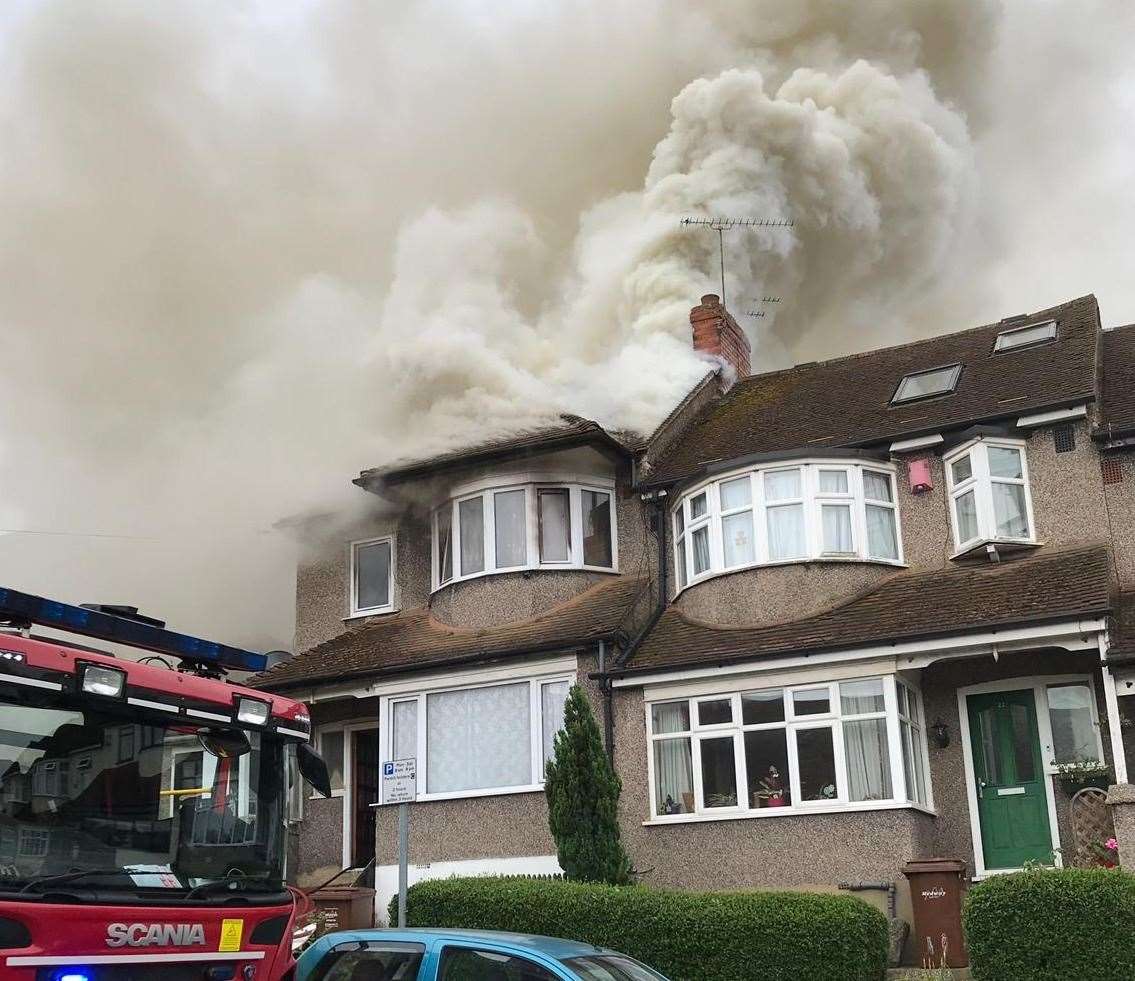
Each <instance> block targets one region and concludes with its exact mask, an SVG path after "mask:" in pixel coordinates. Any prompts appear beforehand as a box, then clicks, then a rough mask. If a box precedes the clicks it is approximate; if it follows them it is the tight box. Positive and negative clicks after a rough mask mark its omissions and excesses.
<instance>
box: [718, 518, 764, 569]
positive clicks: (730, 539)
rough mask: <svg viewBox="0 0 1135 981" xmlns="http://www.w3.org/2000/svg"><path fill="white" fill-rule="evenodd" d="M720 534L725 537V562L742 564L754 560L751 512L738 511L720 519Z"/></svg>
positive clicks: (731, 564) (730, 564)
mask: <svg viewBox="0 0 1135 981" xmlns="http://www.w3.org/2000/svg"><path fill="white" fill-rule="evenodd" d="M721 534H722V537H723V538H724V539H725V564H726V565H727V566H733V565H744V564H746V563H748V562H752V561H754V559H755V558H756V555H755V553H754V551H753V512H752V511H740V512H738V513H737V514H730V515H727V516H726V517H724V518H722V519H721Z"/></svg>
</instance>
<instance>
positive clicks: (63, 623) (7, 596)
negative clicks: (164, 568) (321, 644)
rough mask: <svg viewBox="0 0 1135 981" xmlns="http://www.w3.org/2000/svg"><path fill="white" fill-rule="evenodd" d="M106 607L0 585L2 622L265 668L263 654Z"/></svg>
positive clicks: (213, 663) (220, 664)
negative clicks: (34, 594)
mask: <svg viewBox="0 0 1135 981" xmlns="http://www.w3.org/2000/svg"><path fill="white" fill-rule="evenodd" d="M107 609H108V608H106V607H104V608H101V609H100V608H94V609H88V608H87V607H83V606H72V605H71V604H69V603H60V602H57V601H56V600H49V599H44V598H43V597H42V596H32V595H31V594H29V593H21V592H19V591H17V590H15V589H8V588H6V587H4V586H0V622H3V621H7V622H9V623H12V624H14V625H16V626H19V627H31V626H33V625H35V626H40V627H54V628H55V629H56V630H66V631H68V632H70V633H73V634H82V635H83V636H84V637H94V638H97V639H98V640H105V641H111V642H113V643H115V644H123V645H125V646H127V647H138V648H141V649H143V650H147V651H154V652H155V653H157V654H168V655H170V656H171V657H176V658H180V659H181V660H184V661H192V662H193V663H195V664H201V665H205V666H206V667H217V668H232V669H234V670H236V671H263V670H264V669H265V668H267V667H268V658H267V655H264V654H256V653H253V652H252V651H245V650H241V649H240V648H239V647H229V646H228V645H226V644H218V643H217V642H216V641H213V640H202V639H201V638H200V637H190V636H189V635H188V634H179V633H177V632H176V631H173V630H166V629H165V624H164V623H163V622H162V621H161V620H153V619H150V618H149V617H140V616H137V615H123V613H121V612H118V613H108V612H106V610H107ZM119 609H124V608H119Z"/></svg>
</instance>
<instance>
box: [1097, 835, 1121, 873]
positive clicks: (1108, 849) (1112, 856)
mask: <svg viewBox="0 0 1135 981" xmlns="http://www.w3.org/2000/svg"><path fill="white" fill-rule="evenodd" d="M1090 847H1091V850H1092V854H1093V855H1094V856H1095V860H1096V863H1097V864H1099V865H1102V866H1103V867H1104V868H1105V869H1114V868H1115V867H1116V866H1118V865H1119V842H1118V841H1116V840H1115V839H1114V838H1108V839H1107V841H1094V842H1092V844H1091V846H1090Z"/></svg>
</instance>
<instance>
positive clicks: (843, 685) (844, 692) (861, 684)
mask: <svg viewBox="0 0 1135 981" xmlns="http://www.w3.org/2000/svg"><path fill="white" fill-rule="evenodd" d="M839 700H840V708H841V710H842V712H843V714H844V715H867V714H869V713H871V712H882V711H885V709H886V702H884V700H883V682H882V681H880V680H879V679H878V678H870V679H868V680H866V681H841V682H840V683H839Z"/></svg>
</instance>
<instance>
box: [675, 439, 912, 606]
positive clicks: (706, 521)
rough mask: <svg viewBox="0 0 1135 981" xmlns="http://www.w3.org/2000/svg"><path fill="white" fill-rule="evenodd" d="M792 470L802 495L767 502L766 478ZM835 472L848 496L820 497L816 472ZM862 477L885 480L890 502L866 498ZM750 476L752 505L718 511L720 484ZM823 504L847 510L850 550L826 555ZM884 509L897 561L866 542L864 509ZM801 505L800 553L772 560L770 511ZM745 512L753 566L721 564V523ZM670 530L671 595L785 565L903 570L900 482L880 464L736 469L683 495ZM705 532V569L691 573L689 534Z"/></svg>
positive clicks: (819, 462) (828, 462)
mask: <svg viewBox="0 0 1135 981" xmlns="http://www.w3.org/2000/svg"><path fill="white" fill-rule="evenodd" d="M786 470H796V471H798V472H799V474H800V496H799V497H795V498H784V499H783V500H776V501H768V500H767V499H766V494H765V475H766V474H768V473H774V472H778V471H786ZM821 470H838V471H842V472H844V473H845V474H846V475H847V493H834V492H821V491H820V476H819V474H820V471H821ZM864 472H870V473H873V474H877V475H878V476H880V477H885V478H887V479H888V480H889V481H890V484H891V500H889V501H881V500H876V499H875V498H870V499H868V498H867V497H866V491H865V488H866V484H865V481H864V479H863V474H864ZM746 476H747V477H748V478H749V481H750V494H749V500H750V502H751V503H750V504H749V505H748V506H742V507H737V508H730V509H725V508H722V506H721V485H722V484H726V483H729V482H731V481H733V480H737V479H741V478H744V477H746ZM703 493H704V494H705V495H706V503H707V512H706V514H705V515H704V516H703V517H700V518H696V519H694V518H691V514H692V512H691V509H690V502H691V501H692V500H693V499H694V498H696V497H698V496H700V495H701V494H703ZM825 504H836V505H847V506H849V507H850V508H851V534H852V544H853V548H854V551H852V552H846V553H845V552H825V551H824V538H823V506H824V505H825ZM868 505H870V506H872V507H885V508H888V509H890V510H891V512H892V514H893V515H894V522H895V543H896V546H897V552H898V555H897V557H896V558H893V559H891V558H885V557H877V556H872V555H871V554H870V544H869V542H868V538H867V506H868ZM783 506H799V507H800V509H801V512H802V515H803V519H802V520H803V523H804V540H803V546H804V551H803V554H801V555H799V556H797V557H793V558H778V559H773V558H771V557H770V554H769V534H768V511H769V509H770V508H776V507H783ZM746 511H748V512H749V513H750V515H751V517H752V525H753V528H752V530H753V554H754V561H752V562H745V563H740V564H737V565H731V566H726V565H725V540H724V525H723V519H724V518H726V517H728V516H730V515H732V514H741V513H745V512H746ZM670 520H671V523H672V529H673V561H674V567H675V575H674V582H675V584H676V589H675V593H674V595H677V594H678V593H680V592H681V591H682V590H683V589H685V588H686V587H687V586H690V585H693V584H694V583H699V582H702V581H704V580H706V579H710V578H713V577H714V576H720V575H724V574H727V573H732V572H737V571H739V570H741V569H750V568H755V567H759V566H771V565H786V564H789V563H799V562H816V561H822V562H872V563H880V564H883V565H892V566H903V565H905V560H904V557H903V556H904V553H903V540H902V520H901V513H900V510H899V494H898V479H897V475H896V472H895V468H894V466H893V465H891V464H889V463H884V462H883V461H878V462H875V461H872V462H870V463H860V462H858V461H856V462H849V461H848V460H846V459H842V460H840V459H825V458H815V459H810V460H800V461H795V460H794V461H785V462H776V463H768V464H762V465H761V466H759V467H756V468H748V469H737V470H732V471H729V472H728V473H723V474H721V475H720V476H715V477H714V478H713V479H712V480H705V481H702V482H701V483H699V484H696V485H694V486H693V487H691V488H690V489H689V490H688V491H686V492H684V493H683V494H682V495H681V497H680V498H679V499H678V501H677V502H676V503H675V505H674V506H673V507H672V508H671V511H670ZM702 527H708V528H709V544H710V547H709V555H710V567H709V569H707V570H705V571H704V572H701V573H699V574H696V575H695V573H694V550H693V532H694V531H696V530H697V529H699V528H702ZM683 558H684V559H685V569H686V576H685V578H684V580H683V577H682V575H681V570H682V559H683Z"/></svg>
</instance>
